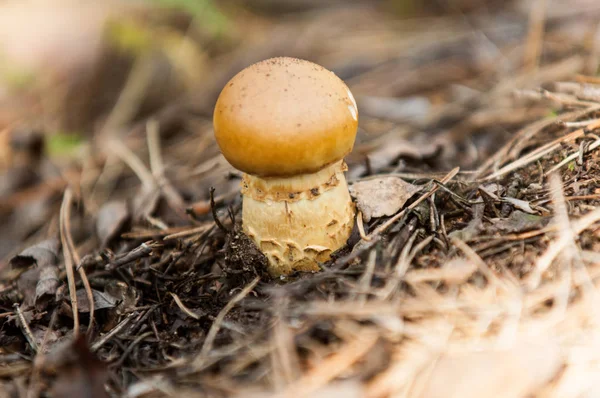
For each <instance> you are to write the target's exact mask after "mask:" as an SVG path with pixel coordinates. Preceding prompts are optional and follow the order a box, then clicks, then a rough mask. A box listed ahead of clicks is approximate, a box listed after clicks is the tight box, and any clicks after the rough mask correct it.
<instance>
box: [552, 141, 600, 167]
mask: <svg viewBox="0 0 600 398" xmlns="http://www.w3.org/2000/svg"><path fill="white" fill-rule="evenodd" d="M598 147H600V139H597V140H596V141H594V142H593V143H592V144H591V145H590V146H589V147H588V148H587V150H586V152H591V151H593V150H594V149H596V148H598ZM579 154H580V151H577V152H575V153H572V154H570V155H569V156H567V157H566V158H564V159H563V160H562V161H561V162H560V163H559V164H557V165H556V166H554V167H553V168H551V169H550V170H548V171H547V172H546V173H545V175H548V174H550V173H553V172H555V171H556V170H558V169H560V168H561V167H563V166H564V165H566V164H567V163H569V162H572V161H573V160H575V159H577V158H578V157H579Z"/></svg>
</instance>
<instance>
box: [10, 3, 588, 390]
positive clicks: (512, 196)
mask: <svg viewBox="0 0 600 398" xmlns="http://www.w3.org/2000/svg"><path fill="white" fill-rule="evenodd" d="M230 3H231V4H230ZM392 3H394V2H369V1H364V2H360V1H359V2H355V3H352V4H351V5H349V3H348V2H339V1H328V2H312V1H305V2H301V1H293V0H286V1H281V2H276V1H272V0H261V1H253V2H248V4H251V5H252V6H249V5H248V6H246V7H245V8H242V7H240V6H235V7H234V6H233V5H232V4H237V3H236V2H227V3H226V4H228V5H229V6H228V7H225V8H224V9H223V11H222V13H219V14H218V16H215V18H214V19H213V20H211V21H213V22H214V20H217V21H220V22H219V23H217V24H216V25H215V26H216V27H215V26H212V25H211V26H212V28H211V29H208V28H206V29H202V27H203V25H202V21H201V22H200V25H201V26H200V27H198V26H194V25H193V24H192V23H191V22H190V21H196V22H197V20H192V19H190V18H191V17H190V16H189V14H186V13H182V12H172V13H164V12H156V11H152V10H141V11H140V10H134V11H131V12H130V13H126V14H124V16H122V17H121V18H122V19H121V20H120V21H119V23H116V24H114V25H113V26H112V28H113V33H114V32H117V33H114V34H113V35H112V36H111V37H112V40H113V41H112V42H111V45H107V46H105V47H103V48H102V60H103V61H102V62H99V63H97V64H96V65H95V66H94V69H93V73H88V75H87V76H86V79H87V80H86V79H83V80H82V81H78V82H77V83H73V82H70V81H69V84H68V85H67V84H62V85H60V88H61V89H62V91H60V93H57V92H55V91H49V90H50V89H48V88H46V89H45V91H43V95H40V94H39V92H38V91H32V92H33V93H34V94H32V92H27V93H26V94H22V95H21V96H19V97H18V98H17V99H15V98H14V97H11V99H10V100H5V101H4V102H2V101H0V109H1V110H0V154H1V155H2V157H1V158H0V172H1V173H2V174H1V175H2V177H1V180H0V237H1V238H0V397H4V396H6V397H12V396H20V397H36V396H48V395H49V396H56V397H58V396H94V397H102V396H127V397H154V396H179V397H193V396H194V397H195V396H199V397H201V396H239V397H249V396H256V397H267V396H289V397H300V396H311V397H326V396H344V397H363V396H366V397H373V398H376V397H392V396H393V397H421V398H433V397H450V398H451V397H461V398H464V397H495V398H496V397H506V398H508V397H515V398H516V397H525V396H527V397H536V398H542V397H560V398H567V397H593V396H598V394H599V393H600V382H599V381H598V380H600V379H599V378H598V377H597V376H598V375H599V374H600V314H596V311H598V305H597V303H598V299H597V295H598V294H599V291H598V289H599V286H598V285H599V284H600V151H599V147H600V76H598V71H599V70H600V69H599V63H600V36H599V33H598V32H599V30H598V26H599V25H598V21H600V6H599V5H598V4H595V3H596V2H595V1H585V0H577V1H570V2H559V1H550V0H549V1H547V2H546V1H539V0H535V1H522V2H521V1H517V2H508V1H507V2H503V1H499V2H491V1H487V2H485V1H452V2H448V3H451V4H452V6H448V8H439V7H435V6H434V5H430V6H431V7H429V6H428V7H424V9H423V10H413V11H412V12H414V13H416V14H414V15H412V16H411V18H406V17H401V16H399V15H398V14H397V13H396V14H394V13H393V12H391V8H390V7H391V4H392ZM398 3H400V2H398ZM425 3H427V4H429V2H424V4H425ZM432 3H435V4H437V3H436V2H432ZM545 3H548V4H546V7H545V8H544V4H545ZM567 3H568V4H567ZM211 10H212V9H211ZM212 12H216V11H215V10H212ZM339 21H344V23H343V24H341V23H340V22H339ZM231 27H235V29H233V28H231ZM223 30H224V31H225V33H223ZM217 31H218V32H217ZM165 32H166V33H165ZM172 41H175V42H176V43H177V46H178V47H177V48H179V49H185V50H186V51H185V54H187V55H186V56H182V55H181V54H180V53H177V52H175V51H172V50H173V45H172ZM115 48H116V49H115ZM281 55H286V56H293V57H298V58H304V59H308V60H311V61H313V62H316V63H319V64H321V65H323V66H324V67H326V68H328V69H330V70H333V71H335V72H336V74H337V75H338V76H340V77H341V78H342V79H343V80H344V81H345V82H346V83H347V84H348V86H349V87H350V89H351V91H352V92H353V93H354V95H355V97H356V99H357V102H358V107H359V115H360V116H359V120H360V128H359V133H358V136H357V142H356V145H355V148H354V150H353V152H352V153H351V154H350V155H349V156H348V157H347V159H346V161H347V163H348V167H349V170H348V172H347V178H348V181H349V184H350V187H351V192H352V194H353V196H354V198H355V199H356V202H357V205H358V208H359V210H361V214H362V215H363V216H364V217H363V222H360V223H358V225H357V227H356V228H355V232H354V234H353V236H352V237H351V239H350V241H349V242H348V246H347V247H346V248H344V249H343V250H341V251H340V252H339V253H336V255H335V256H334V258H333V259H332V260H331V261H330V262H327V263H325V264H323V265H322V270H321V272H318V273H304V274H301V273H299V274H294V275H290V276H288V277H285V278H279V279H276V280H273V279H270V278H269V277H267V276H265V275H264V272H263V270H261V269H257V268H256V263H255V261H256V260H255V259H256V256H255V255H254V254H255V253H253V252H252V253H250V254H251V255H248V252H247V251H242V252H240V246H239V245H236V244H235V243H236V242H238V241H239V234H240V232H239V223H240V219H241V214H240V207H241V196H240V194H239V189H240V173H239V172H238V171H236V170H235V169H233V168H232V167H231V166H230V165H229V164H228V163H227V162H226V161H225V159H224V158H223V157H222V156H221V155H220V154H219V151H218V147H217V146H216V143H215V141H214V136H213V131H212V107H213V106H214V102H215V100H216V97H217V95H218V94H219V92H220V90H221V89H222V87H223V86H224V85H225V83H226V82H227V81H228V79H229V78H231V77H232V76H233V75H234V74H235V73H237V72H238V71H239V70H241V69H243V68H244V67H245V66H247V65H249V64H251V63H253V62H257V61H259V60H262V59H266V58H270V57H273V56H281ZM63 78H64V76H63ZM52 87H54V88H53V89H52V90H56V88H55V87H56V86H52ZM65 87H67V88H66V89H65ZM0 93H1V90H0ZM100 94H101V95H100ZM48 97H50V98H51V100H48ZM82 98H84V99H86V98H90V99H89V100H83V99H82ZM48 101H50V103H51V105H48ZM40 109H42V111H40ZM65 131H67V132H75V131H76V132H78V133H77V134H76V135H75V134H66V133H64V132H65ZM382 180H383V181H385V182H386V184H385V185H386V187H388V189H387V190H386V191H385V192H381V191H378V190H374V189H373V183H374V182H375V183H379V182H380V181H382ZM400 181H401V182H400ZM392 182H395V183H392ZM211 188H214V197H213V198H214V203H213V206H212V207H211V200H210V199H211V193H210V192H211ZM390 209H391V210H390ZM211 210H214V214H213V212H212V211H211ZM230 214H232V215H233V217H231V216H230ZM215 215H216V217H218V219H219V220H220V223H215V219H214V216H215ZM359 217H360V215H359ZM218 224H222V225H218ZM232 259H233V260H232ZM234 260H235V261H234ZM249 270H251V271H249Z"/></svg>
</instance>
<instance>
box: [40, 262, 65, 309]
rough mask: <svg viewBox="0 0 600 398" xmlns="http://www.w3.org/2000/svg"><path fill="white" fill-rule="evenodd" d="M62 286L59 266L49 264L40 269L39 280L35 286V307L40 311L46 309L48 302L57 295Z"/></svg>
mask: <svg viewBox="0 0 600 398" xmlns="http://www.w3.org/2000/svg"><path fill="white" fill-rule="evenodd" d="M59 286H60V279H59V278H58V267H55V266H53V265H49V266H47V267H43V268H41V269H40V276H39V280H38V282H37V284H36V286H35V301H34V303H35V307H36V309H37V310H38V311H42V310H44V309H46V307H47V306H48V303H49V302H50V301H52V299H53V298H54V297H55V296H56V290H57V289H58V287H59Z"/></svg>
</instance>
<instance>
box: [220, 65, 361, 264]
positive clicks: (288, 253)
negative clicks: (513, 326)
mask: <svg viewBox="0 0 600 398" xmlns="http://www.w3.org/2000/svg"><path fill="white" fill-rule="evenodd" d="M357 128H358V110H357V106H356V101H355V100H354V98H353V96H352V93H351V92H350V90H349V89H348V87H347V86H346V85H345V84H344V82H343V81H342V80H341V79H340V78H338V77H337V76H336V75H335V74H334V73H333V72H331V71H328V70H327V69H325V68H323V67H321V66H319V65H317V64H314V63H312V62H309V61H305V60H300V59H295V58H287V57H281V58H272V59H267V60H264V61H261V62H258V63H256V64H254V65H251V66H249V67H248V68H246V69H244V70H242V71H241V72H240V73H238V74H237V75H236V76H234V77H233V78H232V79H231V80H230V81H229V82H228V83H227V84H226V86H225V88H224V89H223V91H222V92H221V94H220V95H219V98H218V100H217V103H216V106H215V111H214V131H215V137H216V140H217V143H218V145H219V147H220V149H221V152H222V153H223V156H224V157H225V158H226V159H227V161H228V162H229V163H231V165H232V166H233V167H235V168H236V169H238V170H240V171H242V172H243V177H242V189H241V191H242V195H243V204H242V206H243V208H242V228H243V231H244V232H245V233H246V234H247V235H248V236H249V237H250V238H251V239H252V240H253V241H254V242H255V243H256V245H257V246H258V248H259V249H260V250H261V251H262V252H263V253H264V254H265V255H266V257H267V259H268V267H269V269H268V271H269V273H270V274H271V275H273V276H281V275H287V274H289V273H291V272H293V271H296V270H298V271H318V270H319V269H320V267H319V263H322V262H325V261H327V260H328V259H329V258H330V255H331V254H332V253H333V252H334V251H336V250H338V249H340V248H341V247H343V246H344V245H345V244H346V241H347V240H348V238H349V236H350V233H351V232H352V229H353V227H354V216H355V208H354V203H353V202H352V199H351V198H350V194H349V192H348V186H347V183H346V179H345V177H344V171H346V170H347V167H346V164H345V163H344V160H343V158H344V156H346V155H347V154H348V153H349V152H350V151H352V147H353V146H354V140H355V138H356V130H357Z"/></svg>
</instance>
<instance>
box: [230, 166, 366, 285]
mask: <svg viewBox="0 0 600 398" xmlns="http://www.w3.org/2000/svg"><path fill="white" fill-rule="evenodd" d="M345 170H346V165H345V163H344V162H343V161H338V162H335V163H333V164H331V165H329V166H327V167H325V168H323V169H321V170H319V171H317V172H316V173H311V174H301V175H297V176H293V177H285V178H284V177H277V178H273V177H257V176H252V175H249V174H244V178H243V181H242V194H243V196H244V203H243V211H242V223H243V229H244V232H245V233H246V234H247V235H248V236H249V237H250V238H252V239H253V240H254V242H255V243H256V245H257V246H258V247H259V248H260V250H261V251H262V252H263V253H264V254H265V255H266V256H267V258H268V261H269V273H270V274H271V275H273V276H279V275H286V274H289V273H290V272H292V271H295V270H298V271H318V270H319V263H322V262H325V261H327V260H328V259H329V257H330V255H331V253H333V252H334V251H336V250H337V249H339V248H341V247H342V246H344V245H345V243H346V241H347V240H348V238H349V237H350V233H351V232H352V228H353V226H354V214H355V209H354V204H353V203H352V199H351V198H350V194H349V193H348V185H347V183H346V178H345V177H344V171H345Z"/></svg>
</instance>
